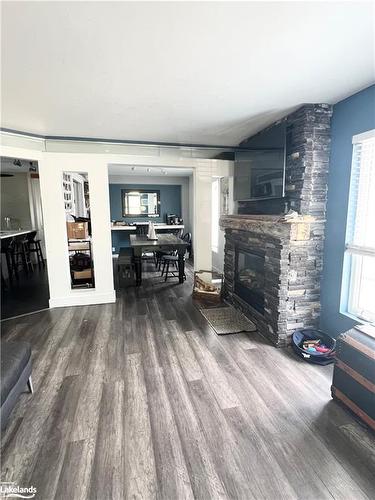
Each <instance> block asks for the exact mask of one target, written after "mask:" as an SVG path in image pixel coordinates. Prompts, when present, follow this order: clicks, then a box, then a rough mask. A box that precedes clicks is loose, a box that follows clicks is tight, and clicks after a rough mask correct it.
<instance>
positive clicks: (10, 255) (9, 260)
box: [1, 238, 18, 282]
mask: <svg viewBox="0 0 375 500" xmlns="http://www.w3.org/2000/svg"><path fill="white" fill-rule="evenodd" d="M1 253H2V254H3V255H4V256H5V261H6V264H7V271H8V279H9V281H10V282H12V280H13V274H14V275H15V276H16V278H18V272H17V266H16V261H15V241H14V238H4V239H2V240H1ZM1 276H2V278H3V273H2V272H1Z"/></svg>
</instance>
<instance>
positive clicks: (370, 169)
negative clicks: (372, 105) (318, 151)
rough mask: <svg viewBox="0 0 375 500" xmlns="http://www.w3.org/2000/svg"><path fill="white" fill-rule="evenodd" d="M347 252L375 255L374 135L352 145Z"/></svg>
mask: <svg viewBox="0 0 375 500" xmlns="http://www.w3.org/2000/svg"><path fill="white" fill-rule="evenodd" d="M350 189H351V200H350V204H351V206H352V207H353V208H352V213H351V214H350V216H349V220H348V245H347V249H348V250H349V251H351V252H353V253H358V254H364V255H374V256H375V136H374V137H369V138H367V139H364V140H362V141H359V142H356V143H354V148H353V163H352V179H351V187H350Z"/></svg>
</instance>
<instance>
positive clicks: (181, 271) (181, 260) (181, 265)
mask: <svg viewBox="0 0 375 500" xmlns="http://www.w3.org/2000/svg"><path fill="white" fill-rule="evenodd" d="M184 276H185V250H184V253H179V254H178V281H179V282H180V283H183V282H184Z"/></svg>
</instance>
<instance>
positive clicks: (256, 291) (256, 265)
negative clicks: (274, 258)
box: [234, 247, 265, 314]
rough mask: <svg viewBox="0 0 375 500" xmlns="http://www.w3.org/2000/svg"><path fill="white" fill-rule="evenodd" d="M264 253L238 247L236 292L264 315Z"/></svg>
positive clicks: (235, 277)
mask: <svg viewBox="0 0 375 500" xmlns="http://www.w3.org/2000/svg"><path fill="white" fill-rule="evenodd" d="M264 255H265V254H264V253H262V252H261V251H258V250H256V251H255V250H248V249H244V248H242V247H236V253H235V274H234V292H235V293H236V294H237V295H238V296H239V297H240V298H241V299H242V300H244V301H245V302H247V303H248V304H249V305H250V306H252V307H253V308H254V309H256V310H257V311H258V312H260V313H261V314H263V313H264V273H265V270H264Z"/></svg>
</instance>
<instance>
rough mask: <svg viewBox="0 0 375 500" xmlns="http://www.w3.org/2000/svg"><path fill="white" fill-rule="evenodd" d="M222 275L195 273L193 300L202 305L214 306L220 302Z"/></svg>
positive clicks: (212, 272) (206, 272)
mask: <svg viewBox="0 0 375 500" xmlns="http://www.w3.org/2000/svg"><path fill="white" fill-rule="evenodd" d="M222 289H223V275H222V274H220V273H217V272H215V271H205V270H200V271H195V272H194V286H193V299H194V300H197V301H199V302H201V303H202V304H203V305H216V304H220V302H221V292H222Z"/></svg>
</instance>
